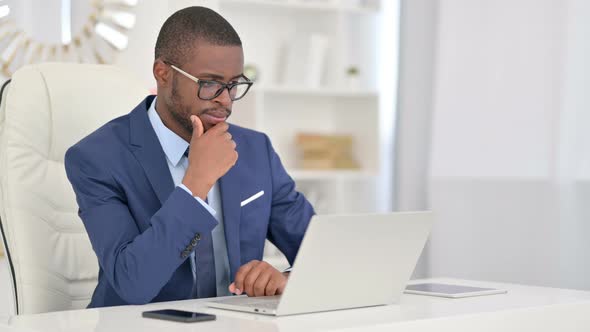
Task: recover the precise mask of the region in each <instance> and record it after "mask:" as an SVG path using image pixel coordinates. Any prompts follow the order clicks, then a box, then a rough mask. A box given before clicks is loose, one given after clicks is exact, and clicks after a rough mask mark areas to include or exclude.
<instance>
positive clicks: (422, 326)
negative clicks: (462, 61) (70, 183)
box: [0, 279, 590, 332]
mask: <svg viewBox="0 0 590 332" xmlns="http://www.w3.org/2000/svg"><path fill="white" fill-rule="evenodd" d="M428 280H429V281H437V282H462V283H465V284H468V285H475V286H483V287H486V286H487V287H490V286H491V287H500V288H505V289H508V293H507V294H500V295H490V296H482V297H472V298H464V299H445V298H437V297H429V296H420V295H403V296H402V299H401V303H400V304H399V305H390V306H378V307H371V308H362V309H352V310H340V311H333V312H325V313H316V314H306V315H295V316H285V317H279V318H275V317H269V316H262V315H256V314H247V313H239V312H232V311H225V310H218V309H211V308H207V307H204V306H203V302H204V300H188V301H177V302H166V303H156V304H149V305H145V306H123V307H111V308H102V309H87V310H75V311H63V312H54V313H46V314H38V315H22V316H18V317H13V318H12V319H10V321H9V322H8V323H7V325H4V326H2V325H0V331H2V332H4V331H45V332H50V331H68V332H69V331H100V332H117V331H145V332H149V331H158V332H164V331H166V332H168V331H182V332H187V331H199V332H201V331H256V332H266V331H269V332H270V331H272V332H275V331H277V332H278V331H281V332H284V331H289V332H291V331H292V332H300V331H328V330H329V331H347V332H354V331H359V332H360V331H363V332H364V331H470V332H471V331H478V332H479V331H494V332H497V331H519V332H522V331H534V332H539V331H559V332H562V331H590V292H584V291H576V290H566V289H556V288H543V287H531V286H521V285H514V284H501V283H481V282H475V281H459V280H453V279H428ZM422 281H424V280H422ZM414 282H417V281H414ZM164 308H174V309H182V310H190V311H200V312H206V313H213V314H216V315H217V320H216V321H214V322H203V323H176V322H169V321H161V320H155V319H147V318H142V317H141V312H142V311H145V310H154V309H164Z"/></svg>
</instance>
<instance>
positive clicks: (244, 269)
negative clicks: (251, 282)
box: [234, 260, 260, 295]
mask: <svg viewBox="0 0 590 332" xmlns="http://www.w3.org/2000/svg"><path fill="white" fill-rule="evenodd" d="M258 263H260V261H257V260H253V261H250V262H249V263H247V264H244V265H242V266H241V267H240V268H239V269H238V272H237V273H236V278H235V279H234V286H235V292H234V293H235V294H238V295H240V294H242V292H243V291H244V280H245V279H246V277H247V276H248V273H249V272H250V270H251V269H252V268H253V267H254V266H256V265H257V264H258Z"/></svg>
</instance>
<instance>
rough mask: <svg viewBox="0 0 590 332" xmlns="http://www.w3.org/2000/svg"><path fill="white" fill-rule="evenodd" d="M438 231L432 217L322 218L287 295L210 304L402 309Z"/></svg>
mask: <svg viewBox="0 0 590 332" xmlns="http://www.w3.org/2000/svg"><path fill="white" fill-rule="evenodd" d="M431 226H432V214H431V213H430V212H426V211H425V212H400V213H387V214H359V215H316V216H314V217H313V218H312V220H311V222H310V224H309V227H308V229H307V232H306V233H305V236H304V238H303V242H302V243H301V247H300V248H299V253H298V255H297V258H296V259H295V262H294V264H293V269H292V270H291V273H290V275H289V281H288V283H287V286H286V287H285V290H284V292H283V294H282V295H279V296H264V297H248V296H235V297H229V298H228V297H225V298H219V299H216V300H213V301H209V302H207V303H206V304H207V306H209V307H213V308H219V309H228V310H237V311H245V312H254V313H258V314H265V315H275V316H284V315H294V314H302V313H311V312H321V311H331V310H339V309H349V308H359V307H369V306H377V305H386V304H394V303H398V302H399V299H400V297H401V295H402V292H403V291H404V289H405V287H406V283H407V282H408V280H409V279H410V276H411V274H412V272H413V271H414V268H415V266H416V263H417V261H418V257H419V256H420V253H421V252H422V249H423V248H424V245H425V243H426V239H427V238H428V234H429V233H430V229H431Z"/></svg>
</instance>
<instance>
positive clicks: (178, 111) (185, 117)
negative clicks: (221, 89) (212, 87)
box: [167, 76, 232, 135]
mask: <svg viewBox="0 0 590 332" xmlns="http://www.w3.org/2000/svg"><path fill="white" fill-rule="evenodd" d="M177 84H178V83H177V77H176V76H174V78H173V80H172V93H171V97H170V104H169V105H167V106H168V109H169V110H170V114H171V115H172V117H173V118H174V120H175V121H176V122H177V123H178V124H180V125H181V126H182V128H183V129H185V130H186V131H187V132H188V133H190V134H191V135H192V133H193V124H192V122H191V115H192V112H191V108H190V106H185V105H182V103H181V99H182V98H181V97H180V94H179V93H178V86H177ZM197 98H198V97H197ZM219 111H223V112H225V114H226V120H227V119H228V118H229V117H230V115H231V113H232V111H231V109H229V108H226V107H218V108H206V109H204V110H202V111H200V112H199V113H198V114H197V116H198V117H199V118H200V116H201V115H203V114H207V113H208V112H219ZM208 129H209V128H206V127H205V123H203V131H207V130H208Z"/></svg>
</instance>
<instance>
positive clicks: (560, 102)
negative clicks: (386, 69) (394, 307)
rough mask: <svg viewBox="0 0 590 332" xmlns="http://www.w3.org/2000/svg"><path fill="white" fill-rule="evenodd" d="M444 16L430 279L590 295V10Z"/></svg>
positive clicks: (520, 8) (445, 2) (466, 11)
mask: <svg viewBox="0 0 590 332" xmlns="http://www.w3.org/2000/svg"><path fill="white" fill-rule="evenodd" d="M438 10H439V13H438V34H437V50H436V64H435V68H436V71H435V81H434V86H435V93H434V105H433V118H432V128H433V132H432V135H433V136H432V143H431V144H432V145H431V151H430V152H431V153H430V155H431V163H430V181H429V184H430V187H429V198H430V206H431V208H432V209H433V210H434V211H435V213H436V225H435V227H434V230H433V233H432V237H431V242H430V247H429V272H430V274H432V275H437V276H438V275H444V276H456V277H464V278H473V279H484V280H498V281H510V282H521V283H531V284H539V285H550V286H563V287H576V288H587V289H590V260H589V259H588V258H589V257H590V241H587V240H585V238H587V236H588V235H589V232H588V231H589V230H590V226H587V225H588V222H587V218H586V216H589V215H590V214H589V213H588V212H590V210H588V208H587V207H585V206H584V204H583V202H584V201H588V200H589V199H590V190H589V189H590V186H588V184H590V182H588V181H585V182H584V181H580V180H579V178H577V177H578V176H577V175H576V174H577V173H579V170H580V169H584V170H585V171H586V174H588V171H587V170H588V167H587V166H588V163H587V160H589V159H588V153H589V152H585V151H590V150H588V149H587V147H588V143H586V142H589V140H588V138H589V137H588V134H586V132H587V131H588V130H587V129H588V126H589V124H590V121H583V120H589V119H588V108H589V106H590V101H589V100H588V97H586V96H587V95H588V93H587V90H588V86H590V85H589V84H588V77H589V75H590V70H589V69H590V66H589V65H588V64H587V59H589V55H590V52H589V46H588V45H589V44H588V43H590V41H589V40H588V38H587V37H588V36H589V35H590V24H589V23H588V22H590V4H589V3H588V2H587V1H582V0H569V1H563V0H518V1H514V0H495V1H491V0H441V1H439V2H438ZM584 160H586V162H585V161H584ZM586 205H587V204H586Z"/></svg>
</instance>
